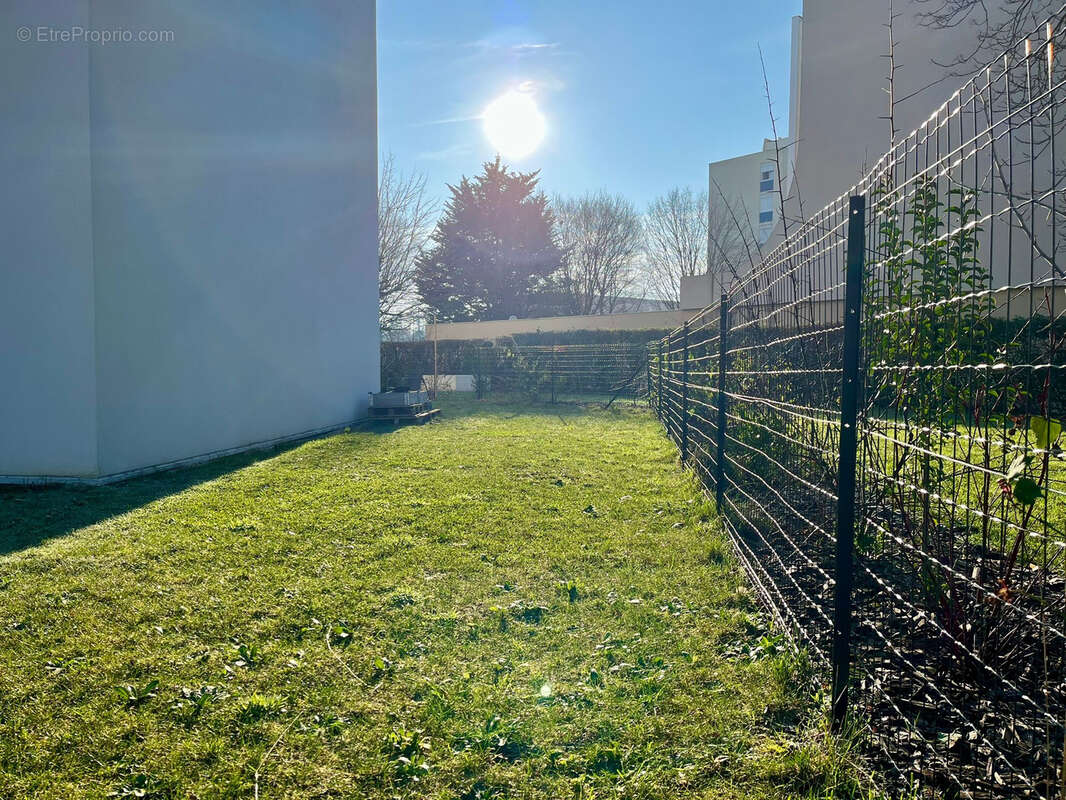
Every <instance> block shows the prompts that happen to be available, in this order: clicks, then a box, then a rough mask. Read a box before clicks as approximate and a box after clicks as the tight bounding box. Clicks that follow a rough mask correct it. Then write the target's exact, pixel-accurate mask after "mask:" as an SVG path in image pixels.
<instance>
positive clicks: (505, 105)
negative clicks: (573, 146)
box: [481, 89, 548, 158]
mask: <svg viewBox="0 0 1066 800" xmlns="http://www.w3.org/2000/svg"><path fill="white" fill-rule="evenodd" d="M481 124H482V129H483V130H484V132H485V138H486V139H488V140H489V144H491V145H492V146H493V147H494V148H495V149H496V151H497V152H498V153H499V154H500V155H502V156H506V157H508V158H525V157H526V156H528V155H531V154H532V153H533V152H534V151H536V149H537V148H538V147H540V144H541V142H543V141H544V135H545V134H546V133H547V131H548V123H547V121H546V120H545V119H544V115H543V114H542V113H541V112H540V109H539V108H537V103H536V101H535V100H534V99H533V96H532V95H531V94H530V92H528V91H522V90H521V89H510V90H508V91H507V92H504V93H503V94H501V95H500V96H499V97H497V98H496V99H495V100H493V101H492V102H491V103H489V104H488V105H487V106H486V107H485V110H484V112H482V114H481Z"/></svg>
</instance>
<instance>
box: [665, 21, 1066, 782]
mask: <svg viewBox="0 0 1066 800" xmlns="http://www.w3.org/2000/svg"><path fill="white" fill-rule="evenodd" d="M1062 30H1063V12H1059V14H1057V15H1056V16H1055V18H1054V19H1052V20H1051V21H1050V22H1049V23H1048V24H1047V26H1046V27H1043V28H1041V30H1039V31H1037V32H1035V33H1034V34H1033V35H1032V36H1031V37H1029V38H1028V39H1027V40H1025V41H1023V42H1021V43H1020V44H1019V45H1018V47H1017V48H1015V49H1012V50H1011V51H1009V52H1007V53H1005V54H1003V56H1002V57H1001V58H999V59H997V60H996V61H994V62H992V63H990V64H988V65H987V67H986V68H984V69H982V70H981V71H980V72H979V73H978V74H976V75H975V76H974V77H973V78H971V79H970V80H969V81H968V82H966V83H965V84H964V85H963V86H962V87H960V88H959V90H958V91H956V92H955V93H954V94H953V95H952V96H951V98H950V99H949V100H948V101H947V102H946V103H945V104H944V105H942V106H941V107H940V108H938V109H937V110H936V111H935V112H934V113H933V114H932V115H931V116H930V117H929V119H928V120H927V121H926V122H925V123H924V124H923V125H921V126H920V127H919V128H918V129H917V130H915V131H913V132H912V133H910V134H909V135H908V136H906V137H905V138H902V139H899V140H898V141H896V142H895V143H894V145H893V146H892V148H891V149H890V151H889V152H887V153H886V154H885V155H884V156H883V157H882V158H881V159H880V161H878V162H877V164H876V165H875V166H874V167H873V168H872V169H871V170H870V171H869V172H868V173H867V174H866V175H865V176H864V177H863V178H862V180H861V181H860V182H859V184H858V185H856V186H855V187H853V188H852V190H851V191H849V192H847V193H846V194H844V195H843V196H842V197H840V198H839V199H837V200H836V201H834V202H832V203H830V204H829V205H828V206H826V207H825V208H823V209H821V210H820V211H819V212H817V213H816V214H814V215H813V216H807V217H806V218H805V221H804V222H803V223H802V224H796V225H794V226H793V230H792V231H791V233H790V235H789V236H787V237H785V238H784V239H783V241H782V242H781V244H780V245H778V246H777V247H776V248H775V249H774V250H773V251H772V252H771V253H769V254H768V255H767V256H766V257H765V258H764V259H762V260H761V261H757V262H756V263H753V264H752V265H751V269H750V271H748V273H747V274H746V275H744V276H742V277H740V278H739V279H737V280H735V281H734V282H733V284H732V286H731V288H730V289H729V291H728V293H727V295H725V296H723V297H722V299H721V301H720V302H719V303H717V304H715V305H713V306H711V307H709V308H706V309H704V310H702V311H701V312H699V313H698V314H696V315H695V316H693V317H692V318H691V319H689V320H688V321H687V322H686V323H685V324H684V325H683V326H682V327H680V328H678V329H677V330H675V331H673V332H671V333H670V334H669V335H668V336H666V337H665V338H663V339H662V340H661V341H658V342H653V343H652V344H650V345H649V365H648V370H647V373H648V374H647V378H646V381H647V390H648V392H647V396H648V399H649V402H650V403H651V404H652V406H653V408H654V409H655V410H656V413H657V414H658V416H659V418H660V419H661V420H662V423H663V425H664V426H665V428H666V430H667V432H668V434H669V435H670V436H671V437H672V438H673V439H674V440H675V441H676V443H677V445H678V447H679V449H680V453H681V458H682V460H683V461H684V463H685V464H687V465H690V466H691V468H692V469H693V471H694V472H695V473H696V474H697V475H698V476H699V477H700V479H701V480H702V481H703V483H704V484H705V486H706V487H707V488H708V490H709V491H713V492H714V494H715V496H716V498H717V503H718V507H719V510H720V512H721V516H722V519H723V520H724V524H725V526H726V528H727V530H728V532H729V535H730V537H731V538H732V540H733V542H734V545H735V549H736V552H737V554H738V556H739V559H740V561H741V562H742V563H743V566H744V568H745V569H746V571H747V573H748V574H749V576H750V578H751V581H752V583H753V585H754V587H755V589H756V592H757V594H758V595H759V597H760V598H761V601H762V603H763V604H764V605H765V607H766V608H767V609H768V610H769V612H770V613H771V614H772V616H773V617H774V618H775V621H776V623H777V624H778V625H779V626H780V627H781V628H782V629H783V630H784V631H786V632H788V634H789V635H790V636H792V637H793V638H794V640H795V642H796V643H797V645H799V646H801V647H802V648H803V649H804V650H805V651H806V652H807V653H809V654H810V657H811V660H812V662H813V664H814V666H815V668H816V670H817V673H818V674H820V675H821V676H823V677H824V685H825V686H826V688H827V689H828V690H830V692H831V694H830V702H831V706H832V710H833V717H834V721H835V724H836V725H837V726H838V727H839V725H840V724H841V723H842V722H843V721H844V720H845V719H851V720H855V721H856V722H859V723H861V724H862V725H863V726H864V728H865V729H866V731H867V734H868V735H867V737H866V739H867V741H869V742H870V743H871V745H872V747H873V749H874V752H875V753H876V755H877V756H878V760H879V763H881V764H882V765H883V767H884V769H885V774H886V775H887V776H888V779H889V780H890V782H891V783H893V784H895V785H896V786H897V787H902V786H906V785H914V784H919V785H920V786H921V787H922V791H923V792H931V791H935V792H937V793H940V794H942V795H944V796H949V797H967V798H1008V797H1009V798H1017V797H1033V798H1047V799H1048V800H1050V798H1060V799H1061V798H1066V776H1064V774H1063V761H1064V739H1063V731H1064V721H1066V682H1064V681H1066V671H1064V667H1066V663H1064V662H1066V580H1064V575H1066V563H1064V554H1063V550H1064V548H1066V530H1064V524H1066V464H1064V463H1063V455H1064V454H1063V451H1062V449H1061V447H1060V441H1059V440H1060V433H1061V430H1062V423H1061V422H1060V419H1061V418H1062V417H1063V415H1064V414H1066V407H1064V399H1066V398H1064V394H1063V390H1064V388H1066V384H1064V370H1066V357H1064V348H1063V336H1064V334H1066V324H1064V323H1063V320H1062V319H1061V317H1062V313H1063V310H1064V309H1066V295H1064V293H1063V289H1064V288H1066V278H1064V276H1063V273H1062V268H1061V266H1060V265H1059V264H1058V254H1059V252H1060V251H1059V248H1058V244H1059V241H1061V239H1062V237H1063V235H1064V233H1066V220H1064V219H1062V218H1061V217H1062V216H1063V212H1064V210H1066V202H1064V201H1066V198H1063V200H1060V199H1059V196H1060V194H1061V193H1062V190H1063V178H1064V176H1066V164H1064V163H1063V156H1066V151H1064V149H1063V145H1064V144H1066V142H1064V141H1062V139H1063V135H1062V133H1063V131H1062V118H1063V117H1064V116H1066V110H1064V109H1062V108H1061V104H1062V100H1061V97H1062V92H1063V74H1064V71H1063V70H1062V69H1061V68H1060V67H1058V66H1057V61H1056V50H1057V45H1060V43H1061V39H1062ZM753 261H755V259H753Z"/></svg>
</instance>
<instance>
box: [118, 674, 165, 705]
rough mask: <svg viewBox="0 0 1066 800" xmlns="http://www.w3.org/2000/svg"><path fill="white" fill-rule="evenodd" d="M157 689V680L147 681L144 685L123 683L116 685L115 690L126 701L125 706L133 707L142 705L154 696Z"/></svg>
mask: <svg viewBox="0 0 1066 800" xmlns="http://www.w3.org/2000/svg"><path fill="white" fill-rule="evenodd" d="M158 689H159V681H155V680H153V681H149V682H148V683H146V684H144V686H139V687H138V686H134V685H133V684H124V685H122V686H116V687H115V691H116V692H118V694H119V697H121V698H122V700H123V701H125V703H126V707H127V708H135V707H137V706H140V705H144V704H145V703H147V702H148V701H149V700H151V699H152V698H154V697H155V696H156V691H157V690H158Z"/></svg>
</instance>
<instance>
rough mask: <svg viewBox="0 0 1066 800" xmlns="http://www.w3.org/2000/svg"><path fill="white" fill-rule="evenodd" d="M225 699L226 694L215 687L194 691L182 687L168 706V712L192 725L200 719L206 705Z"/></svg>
mask: <svg viewBox="0 0 1066 800" xmlns="http://www.w3.org/2000/svg"><path fill="white" fill-rule="evenodd" d="M225 697H227V694H226V692H225V691H224V690H223V689H220V688H219V687H217V686H200V687H199V688H196V689H190V688H188V687H184V686H183V687H182V688H181V689H179V690H178V697H177V699H176V700H174V702H172V703H171V704H170V710H171V711H175V712H177V713H178V714H179V715H180V716H182V717H184V719H185V721H186V722H187V723H192V722H195V721H196V720H197V719H199V718H200V715H201V714H202V713H203V712H204V709H205V708H207V706H208V705H210V704H211V703H213V702H215V701H217V700H221V699H223V698H225Z"/></svg>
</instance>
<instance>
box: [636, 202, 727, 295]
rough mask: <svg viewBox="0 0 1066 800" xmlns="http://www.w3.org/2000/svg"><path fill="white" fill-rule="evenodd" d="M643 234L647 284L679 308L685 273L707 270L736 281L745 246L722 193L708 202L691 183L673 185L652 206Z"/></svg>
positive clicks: (724, 280) (700, 273)
mask: <svg viewBox="0 0 1066 800" xmlns="http://www.w3.org/2000/svg"><path fill="white" fill-rule="evenodd" d="M644 238H645V256H646V260H645V268H646V272H647V282H648V288H649V289H650V290H651V292H652V294H654V295H655V296H656V297H658V298H659V299H660V300H662V301H663V302H664V303H670V304H671V305H672V306H673V307H675V308H676V307H678V306H679V305H680V302H681V278H682V277H691V276H693V275H703V274H704V273H706V272H708V271H709V272H711V273H712V274H715V275H718V276H720V278H721V279H722V280H723V282H728V280H729V279H730V278H733V279H735V278H736V277H737V274H738V265H737V260H738V258H739V257H740V256H741V254H742V253H743V252H744V250H745V247H746V245H747V242H746V240H745V236H744V232H743V230H742V228H741V227H740V226H739V225H738V223H737V216H736V213H735V210H734V209H731V208H729V207H728V205H727V204H726V202H725V198H724V197H723V198H721V200H720V201H716V202H714V203H709V202H708V198H707V193H706V192H700V193H699V194H696V193H694V192H693V191H692V190H691V189H689V188H687V187H686V188H684V189H681V188H675V189H671V190H670V191H669V192H667V193H666V194H665V195H662V196H660V197H657V198H656V199H655V200H654V201H653V202H652V203H651V205H650V206H648V213H647V214H646V215H645V217H644ZM708 255H709V257H708Z"/></svg>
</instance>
